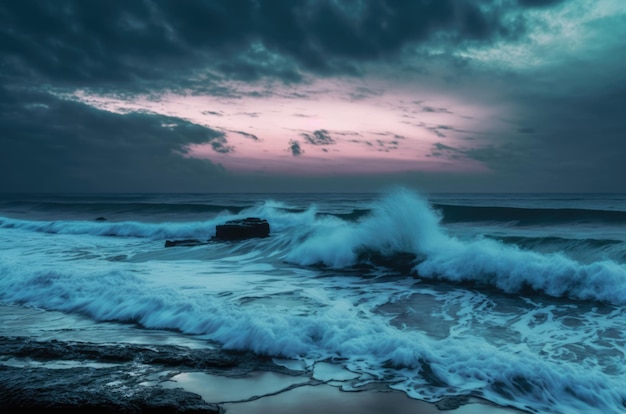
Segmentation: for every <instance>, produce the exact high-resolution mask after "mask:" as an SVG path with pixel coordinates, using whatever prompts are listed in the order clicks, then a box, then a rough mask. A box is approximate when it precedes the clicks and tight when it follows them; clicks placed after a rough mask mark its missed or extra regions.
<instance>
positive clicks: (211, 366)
mask: <svg viewBox="0 0 626 414" xmlns="http://www.w3.org/2000/svg"><path fill="white" fill-rule="evenodd" d="M288 365H289V364H285V363H281V362H280V360H278V361H277V360H274V359H271V358H265V357H262V356H259V355H254V354H251V353H238V352H227V351H223V350H219V349H193V348H187V347H181V346H174V345H154V344H151V345H141V344H133V343H111V344H102V343H89V342H71V341H59V340H56V339H52V340H33V339H31V338H28V337H19V336H15V337H9V336H2V337H0V412H2V413H10V412H23V411H24V410H35V412H39V413H78V412H91V413H103V414H105V413H129V414H131V413H132V414H134V413H146V414H151V413H159V414H166V413H197V414H203V413H226V412H229V413H233V414H236V413H242V414H243V413H254V412H285V413H287V412H294V410H296V411H298V412H300V413H301V414H304V413H317V412H324V413H330V414H332V413H346V412H359V413H368V412H372V413H373V412H380V410H381V409H384V411H386V412H388V413H403V412H419V413H424V414H428V413H439V412H448V413H458V414H462V413H470V412H473V411H465V410H464V407H466V406H471V405H475V403H480V404H481V407H482V408H483V411H481V412H483V413H512V412H516V411H515V410H511V409H503V408H498V407H495V406H492V405H486V404H485V402H484V401H482V402H481V401H477V400H475V399H471V398H444V399H442V400H441V401H440V402H439V403H437V404H430V403H425V402H422V401H417V400H412V399H409V398H408V397H406V396H405V395H404V394H403V393H400V392H397V391H392V390H390V389H389V388H387V387H386V386H381V385H376V384H373V385H372V386H370V387H366V388H364V390H363V391H365V392H341V391H339V388H338V385H340V383H341V375H339V377H338V376H337V375H336V373H335V374H333V375H330V376H329V377H328V378H327V379H325V378H323V377H324V374H323V373H322V374H320V373H318V374H317V375H312V371H311V370H306V369H305V370H304V371H302V370H300V369H291V368H290V367H289V366H288ZM327 365H328V366H331V365H330V364H327ZM322 368H324V367H321V366H320V367H319V369H318V371H320V372H321V371H322ZM324 369H328V367H326V368H324ZM320 376H321V378H320ZM337 378H339V380H337ZM344 379H347V378H344ZM220 384H221V385H220ZM190 390H191V391H190ZM357 396H358V397H357ZM268 410H269V411H268Z"/></svg>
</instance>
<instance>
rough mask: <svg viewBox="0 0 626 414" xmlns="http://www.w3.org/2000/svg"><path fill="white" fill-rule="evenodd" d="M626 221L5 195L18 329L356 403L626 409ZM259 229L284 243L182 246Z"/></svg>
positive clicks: (213, 200)
mask: <svg viewBox="0 0 626 414" xmlns="http://www.w3.org/2000/svg"><path fill="white" fill-rule="evenodd" d="M446 206H453V207H454V209H451V207H446ZM459 206H461V207H459ZM462 206H465V210H463V209H462V208H463V207H462ZM477 207H481V208H483V207H489V208H490V209H491V210H488V211H487V213H489V214H487V213H485V210H478V211H477V210H476V208H477ZM459 209H460V210H459ZM446 211H448V212H449V216H448V217H447V218H446ZM624 211H626V198H624V197H623V196H622V195H603V196H600V195H593V196H585V195H569V196H564V195H557V196H550V195H440V196H437V195H431V196H430V198H429V199H428V200H427V199H426V198H425V197H422V196H420V195H418V194H415V193H413V192H410V191H406V190H398V191H394V192H391V193H390V194H385V195H373V194H357V195H323V194H314V195H311V194H306V195H276V194H275V195H259V194H253V195H207V194H203V195H193V194H185V195H91V196H80V195H56V196H53V195H30V196H25V195H19V196H18V195H16V196H13V198H11V197H9V196H3V198H2V200H0V304H2V305H4V306H2V307H0V320H1V321H2V325H1V327H0V331H2V332H3V333H2V335H6V336H11V335H15V332H21V333H22V334H23V335H25V336H30V337H33V338H41V339H52V338H56V339H61V340H77V339H76V338H83V339H80V340H85V341H89V342H96V343H98V342H118V341H119V342H135V343H148V344H149V343H155V344H177V345H182V346H189V347H202V346H208V347H217V348H223V349H235V350H244V351H253V352H256V353H259V354H263V355H268V356H271V357H274V358H282V359H285V360H288V361H292V363H293V364H298V363H302V364H305V366H314V365H315V364H320V365H317V366H318V367H324V366H325V365H321V364H322V363H330V364H331V365H332V366H336V367H339V368H341V370H340V371H337V372H344V373H345V372H349V373H350V376H351V377H350V378H347V379H346V378H344V377H342V379H341V381H342V383H341V386H342V388H343V389H345V390H358V389H361V388H362V387H364V386H368V385H371V384H379V383H384V384H387V385H389V386H391V387H392V388H394V389H396V390H400V391H402V392H404V393H406V395H408V396H410V397H413V398H416V399H422V400H426V401H437V400H439V399H441V398H442V397H444V396H450V395H469V396H474V397H482V398H486V399H488V400H490V401H493V402H495V403H498V404H502V405H508V406H514V407H518V408H520V409H525V410H529V411H535V412H556V413H558V412H562V413H567V412H579V411H584V412H603V413H605V412H620V411H621V410H623V406H624V405H623V404H624V401H625V400H626V391H624V390H626V387H625V385H626V373H625V369H626V368H624V364H623V360H624V356H625V355H626V347H625V344H626V339H625V337H624V333H623V332H625V328H626V317H625V314H624V312H625V310H626V307H625V306H624V305H625V304H626V267H625V266H624V260H623V259H624V254H625V252H626V241H625V239H624V236H623V235H624V234H626V232H625V231H624V230H626V216H624V217H622V216H623V215H621V212H624ZM450 212H452V213H450ZM609 212H610V213H609ZM625 214H626V213H625ZM251 216H254V217H263V218H266V219H267V220H268V221H269V222H270V225H271V234H270V237H269V238H266V239H256V240H250V241H244V242H241V243H208V244H203V245H199V246H194V247H183V246H181V247H173V248H165V247H164V242H165V240H168V239H186V238H198V239H201V240H207V239H209V238H210V237H211V236H212V235H214V229H215V225H216V224H220V223H223V222H225V221H226V220H229V219H234V218H243V217H251ZM97 217H104V218H106V220H101V221H96V220H95V218H97ZM487 218H491V219H490V220H487ZM516 218H517V219H516ZM27 309H30V310H29V311H28V312H27ZM32 312H45V313H46V318H45V320H46V321H47V322H46V323H45V324H41V323H34V322H35V321H37V320H39V321H41V318H39V316H41V315H39V316H36V315H37V314H36V313H35V314H33V313H32ZM33 315H35V316H33ZM320 369H321V368H320ZM329 370H330V368H329ZM346 370H347V371H346ZM330 372H333V371H332V370H330ZM320 375H321V374H320ZM337 375H338V374H337ZM331 376H332V375H331Z"/></svg>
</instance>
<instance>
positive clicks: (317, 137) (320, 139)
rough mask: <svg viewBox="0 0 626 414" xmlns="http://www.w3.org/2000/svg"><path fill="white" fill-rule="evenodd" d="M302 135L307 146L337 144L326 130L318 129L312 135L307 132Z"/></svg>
mask: <svg viewBox="0 0 626 414" xmlns="http://www.w3.org/2000/svg"><path fill="white" fill-rule="evenodd" d="M300 135H302V137H303V138H304V140H305V141H306V143H307V144H311V145H331V144H334V143H335V140H334V139H333V137H331V136H330V134H329V133H328V131H326V130H325V129H318V130H316V131H313V133H312V134H309V133H306V132H305V133H302V134H300Z"/></svg>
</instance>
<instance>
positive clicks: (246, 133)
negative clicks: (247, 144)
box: [229, 131, 260, 141]
mask: <svg viewBox="0 0 626 414" xmlns="http://www.w3.org/2000/svg"><path fill="white" fill-rule="evenodd" d="M229 132H234V133H235V134H239V135H241V136H243V137H245V138H248V139H251V140H252V141H260V139H259V137H257V136H256V135H254V134H251V133H249V132H244V131H229Z"/></svg>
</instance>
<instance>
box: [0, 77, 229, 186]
mask: <svg viewBox="0 0 626 414" xmlns="http://www.w3.org/2000/svg"><path fill="white" fill-rule="evenodd" d="M0 135H1V136H2V150H1V151H0V175H1V176H2V177H5V179H4V180H2V181H0V183H1V184H0V191H158V190H168V191H183V190H184V189H190V188H196V189H197V188H201V187H203V185H202V183H201V182H199V180H206V182H207V183H208V182H210V181H211V177H216V176H220V175H221V174H222V173H223V172H222V169H221V168H220V167H219V166H216V165H214V164H212V163H211V162H209V161H205V160H195V159H188V158H185V154H186V153H187V149H186V148H187V146H188V145H190V144H200V143H209V144H211V145H214V148H215V149H216V150H222V149H223V148H227V147H228V145H227V143H226V141H225V138H224V136H223V134H221V133H220V132H217V131H214V130H211V129H208V128H204V127H200V126H198V125H194V124H191V123H189V122H186V121H184V120H181V119H176V118H170V117H164V116H159V115H150V114H138V113H134V114H128V115H120V114H114V113H110V112H106V111H100V110H97V109H94V108H92V107H89V106H87V105H84V104H81V103H77V102H72V101H67V100H62V99H58V98H56V97H54V96H51V95H49V94H42V93H27V92H24V91H20V93H14V92H12V91H9V90H7V89H4V88H0ZM215 146H217V147H215ZM9 177H10V178H9ZM205 188H209V186H205Z"/></svg>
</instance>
